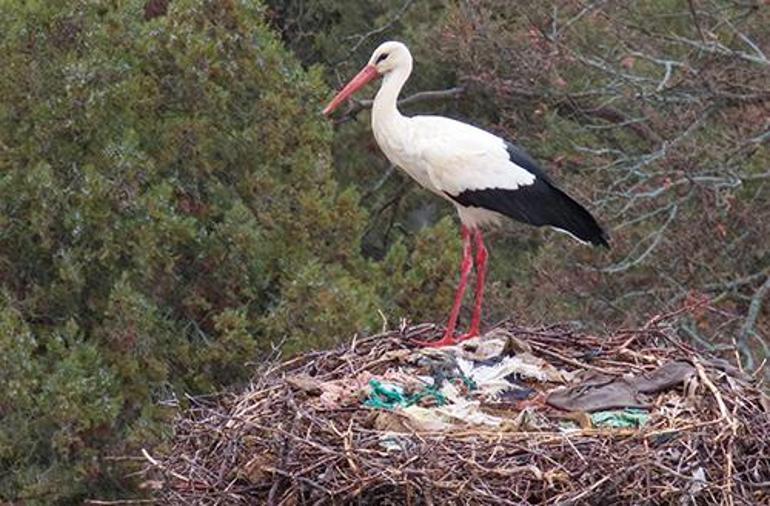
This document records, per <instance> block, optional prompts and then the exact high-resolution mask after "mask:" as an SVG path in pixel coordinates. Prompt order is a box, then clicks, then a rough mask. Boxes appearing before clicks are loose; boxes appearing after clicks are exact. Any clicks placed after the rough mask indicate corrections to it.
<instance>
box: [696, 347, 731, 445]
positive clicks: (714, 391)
mask: <svg viewBox="0 0 770 506" xmlns="http://www.w3.org/2000/svg"><path fill="white" fill-rule="evenodd" d="M692 363H693V365H694V366H695V369H696V370H697V371H698V377H700V379H701V381H703V384H705V385H706V386H707V387H708V389H709V390H711V394H712V395H713V396H714V399H716V401H717V406H719V413H720V414H721V415H722V419H724V420H725V421H727V423H728V425H729V426H730V429H731V430H732V433H733V435H735V434H736V432H737V430H738V423H737V422H736V421H735V420H734V419H733V417H732V416H731V415H730V412H729V411H728V410H727V406H726V405H725V401H724V400H723V399H722V394H720V393H719V389H718V388H717V387H716V385H714V383H713V382H712V381H711V379H709V377H708V374H706V370H705V369H704V368H703V365H702V364H701V363H700V361H699V360H698V359H697V358H693V360H692Z"/></svg>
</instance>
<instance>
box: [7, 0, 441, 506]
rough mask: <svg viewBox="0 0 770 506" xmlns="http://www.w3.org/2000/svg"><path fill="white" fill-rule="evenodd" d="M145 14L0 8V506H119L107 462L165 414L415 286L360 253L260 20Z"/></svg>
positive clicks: (315, 92) (314, 131) (360, 219)
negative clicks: (22, 505) (100, 500)
mask: <svg viewBox="0 0 770 506" xmlns="http://www.w3.org/2000/svg"><path fill="white" fill-rule="evenodd" d="M144 7H145V6H144V2H141V1H139V0H134V1H128V2H121V3H120V4H116V3H115V2H112V1H107V0H105V1H85V0H81V1H74V2H73V1H63V0H60V1H53V2H14V1H9V2H2V3H0V17H1V18H2V19H3V30H2V33H0V66H2V68H3V73H2V75H0V97H1V99H0V168H1V169H2V170H1V171H0V283H1V285H0V290H1V291H0V294H2V297H0V302H1V304H0V361H1V362H0V365H1V366H2V367H0V469H2V472H0V497H1V498H3V499H4V500H8V501H26V502H30V503H32V502H40V503H46V504H47V503H51V502H54V501H65V502H69V501H77V500H79V499H81V498H83V497H85V496H86V495H87V494H89V495H91V496H93V495H101V496H103V497H107V496H110V495H113V496H114V495H125V490H124V491H123V492H121V488H122V487H126V486H129V485H130V484H128V483H126V482H125V481H124V480H123V479H122V478H121V477H122V476H123V475H124V474H125V468H123V467H119V468H116V464H115V463H116V462H118V463H119V462H120V459H118V460H115V459H112V458H111V457H115V456H123V455H130V454H133V453H135V452H136V450H137V449H138V448H139V447H140V445H150V444H153V443H155V442H157V441H159V440H161V439H162V436H163V432H164V422H165V421H166V420H167V419H168V417H169V416H171V415H172V414H173V410H172V409H169V408H168V407H164V406H169V404H170V403H169V402H168V401H169V400H173V399H175V398H181V397H182V393H183V392H186V391H191V392H203V391H210V390H212V389H216V388H220V387H221V386H224V385H229V384H232V383H234V382H237V381H242V380H244V379H246V378H248V376H249V374H250V369H249V368H248V367H244V363H246V362H248V361H250V360H254V359H258V357H259V353H260V352H262V351H267V350H270V348H271V345H272V344H278V343H281V342H283V343H284V348H285V349H286V350H287V351H291V350H299V349H302V348H303V347H308V346H317V345H320V344H322V343H328V342H331V341H334V340H336V339H339V338H344V337H346V336H348V335H350V334H352V333H353V332H357V331H366V329H367V328H371V327H372V326H373V325H375V324H377V325H379V321H380V318H379V316H378V313H377V310H378V309H382V310H383V311H385V312H387V313H389V314H397V313H398V311H397V308H396V307H395V306H394V303H393V302H391V295H390V294H391V293H392V292H399V288H398V287H397V286H395V285H393V284H388V283H385V280H386V276H392V277H393V278H394V279H402V280H404V281H403V282H404V286H406V287H407V288H408V289H409V290H414V289H416V288H417V286H418V283H419V282H418V281H417V280H416V279H415V273H417V272H421V271H420V270H419V269H422V268H423V267H421V265H420V262H421V257H416V256H414V255H406V253H405V251H403V250H399V252H400V253H399V255H397V256H398V259H396V256H395V255H394V256H391V260H390V261H388V262H383V263H382V264H379V263H374V262H372V261H370V260H367V259H365V258H363V257H362V256H361V253H360V251H361V246H360V238H361V236H362V235H363V232H364V229H365V226H366V220H367V216H366V212H365V211H364V210H363V209H362V207H361V206H360V204H359V194H358V193H357V192H356V191H354V190H344V189H342V188H340V186H339V185H338V183H337V182H336V181H335V175H334V173H333V170H332V163H331V162H332V157H331V154H330V146H331V138H332V132H331V128H330V126H329V124H328V123H327V122H326V121H325V119H324V118H322V117H321V115H320V106H321V104H322V103H323V101H324V100H325V99H326V98H328V96H329V90H328V89H327V87H326V85H325V84H324V82H323V79H322V73H321V71H320V69H318V68H310V69H303V68H302V66H301V65H300V64H298V63H297V61H296V60H295V59H294V58H293V57H292V55H291V54H290V53H289V52H288V51H287V50H286V49H284V47H283V45H282V43H281V42H280V40H278V39H277V38H276V37H275V36H274V34H273V33H272V31H271V30H270V28H269V27H268V26H267V25H266V22H265V20H264V18H265V10H264V8H263V7H262V6H261V5H260V4H259V3H258V2H252V1H248V2H247V1H234V0H206V1H203V2H201V1H197V0H174V1H173V2H170V3H168V5H167V7H168V12H167V14H166V15H156V14H153V15H147V14H146V12H145V9H144ZM145 17H146V18H147V19H145ZM431 237H432V236H431V235H430V234H428V235H425V236H424V239H423V240H430V238H431ZM451 253H452V251H451V248H450V251H449V252H448V254H447V257H446V258H447V259H449V258H451V257H450V256H449V255H450V254H451ZM432 262H434V263H435V262H436V261H435V260H432ZM451 262H452V265H454V258H451ZM439 263H440V262H439ZM446 265H447V266H448V265H449V263H446ZM431 269H433V272H435V273H440V274H442V275H443V273H444V271H447V270H448V269H442V268H441V267H440V266H438V265H434V266H433V267H431ZM383 285H386V288H380V287H381V286H383ZM437 292H438V293H437V295H435V296H433V295H428V296H426V297H425V298H424V300H423V301H422V302H421V304H424V306H423V308H421V310H420V311H422V313H419V314H425V312H426V311H427V312H430V308H438V307H441V308H443V307H444V305H445V304H446V303H447V297H448V296H447V295H446V294H445V290H444V289H440V288H437ZM385 295H387V298H385V297H384V296H385ZM397 300H399V301H400V302H402V303H404V304H405V306H406V307H407V309H406V310H403V311H402V312H401V314H408V313H409V312H411V308H409V307H408V306H409V301H408V300H406V299H405V298H404V297H402V298H400V299H397ZM384 301H385V302H384ZM415 313H416V314H417V313H418V312H417V311H416V310H415ZM162 400H163V401H167V402H163V403H161V402H159V401H162ZM171 404H173V402H172V403H171Z"/></svg>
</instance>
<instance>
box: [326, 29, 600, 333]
mask: <svg viewBox="0 0 770 506" xmlns="http://www.w3.org/2000/svg"><path fill="white" fill-rule="evenodd" d="M411 72H412V55H411V54H410V53H409V49H408V48H407V47H406V46H405V45H404V44H402V43H400V42H392V41H391V42H385V43H383V44H381V45H380V46H379V47H378V48H377V49H376V50H375V51H374V53H373V54H372V57H371V59H370V60H369V63H368V64H367V65H366V66H365V67H364V68H363V69H362V70H361V71H360V72H359V73H358V74H357V75H356V76H355V77H354V78H353V79H352V80H351V81H350V82H349V83H348V84H347V85H346V86H345V87H344V88H343V89H342V91H340V92H339V93H338V94H337V96H335V97H334V99H332V101H331V102H330V103H329V105H327V106H326V108H325V109H324V111H323V113H324V114H325V115H329V114H330V113H331V112H332V111H334V110H335V109H336V108H337V107H339V105H340V104H342V103H343V102H344V101H345V100H346V99H347V98H348V97H350V96H351V95H352V94H353V93H355V92H356V91H358V90H359V89H361V88H362V87H364V86H365V85H366V84H367V83H368V82H370V81H372V80H373V79H375V78H379V77H382V78H383V80H382V85H381V86H380V90H379V91H378V92H377V96H376V97H375V99H374V103H373V104H372V130H373V131H374V137H375V138H376V139H377V144H379V146H380V149H382V151H383V152H384V153H385V156H387V157H388V159H389V160H390V161H391V162H392V163H393V164H394V165H397V166H398V167H400V168H401V169H403V170H404V171H406V173H407V174H409V175H410V176H412V178H414V179H415V180H416V181H417V182H418V183H420V184H421V185H422V186H423V187H425V188H427V189H428V190H430V191H432V192H433V193H435V194H436V195H438V196H440V197H441V198H443V199H445V200H448V201H449V202H451V203H452V204H454V206H455V207H456V208H457V212H458V213H459V215H460V222H461V224H462V225H461V231H462V241H463V258H462V263H461V265H460V283H459V285H458V287H457V292H456V294H455V300H454V305H453V306H452V311H451V312H450V316H449V322H448V324H447V327H446V332H445V334H444V337H443V338H442V339H441V340H439V341H437V342H433V343H430V345H431V346H444V345H452V344H455V343H457V342H459V341H462V340H464V339H468V338H471V337H475V336H477V335H478V334H479V324H480V320H481V302H482V300H483V297H484V279H485V276H486V265H487V249H486V247H485V246H484V239H483V236H482V233H481V227H482V226H484V225H493V224H496V223H497V222H499V221H500V219H501V218H502V217H503V216H507V217H510V218H513V219H515V220H518V221H521V222H524V223H528V224H530V225H536V226H544V225H545V226H550V227H552V228H554V229H556V230H558V231H560V232H565V233H567V234H569V235H570V236H572V237H573V238H574V239H577V240H578V241H580V242H582V243H584V244H587V243H591V244H594V245H597V246H604V247H607V248H609V244H608V243H607V234H606V233H605V232H604V230H602V228H601V227H600V226H599V224H598V223H597V222H596V220H595V219H594V218H593V216H591V214H590V213H589V212H588V211H587V210H586V209H585V208H584V207H583V206H581V205H580V204H578V203H577V202H575V200H573V199H572V198H571V197H569V196H568V195H567V194H566V193H564V192H563V191H562V190H560V189H559V188H558V187H557V186H556V185H555V184H554V183H553V181H551V179H550V178H549V177H548V176H547V175H546V174H545V173H544V172H543V171H542V170H541V169H540V168H539V167H538V165H537V163H536V162H535V161H534V160H532V158H531V157H530V156H529V155H528V154H527V153H526V152H525V151H524V150H523V149H521V148H520V147H518V146H516V145H515V144H513V143H510V142H508V141H506V140H504V139H502V138H500V137H498V136H496V135H493V134H491V133H489V132H486V131H484V130H481V129H479V128H476V127H474V126H471V125H467V124H465V123H461V122H459V121H456V120H453V119H449V118H443V117H441V116H414V117H407V116H403V115H402V114H401V113H400V112H399V110H398V108H397V106H396V101H397V99H398V95H399V93H400V92H401V88H402V87H403V86H404V83H405V82H406V80H407V79H408V78H409V75H410V74H411ZM472 245H474V246H475V248H476V256H475V263H476V290H475V292H476V293H475V299H476V300H475V304H474V308H473V316H472V318H471V326H470V329H469V331H468V332H467V333H466V334H464V335H461V336H458V337H455V327H456V325H457V316H458V313H459V312H460V305H461V303H462V299H463V295H464V293H465V288H466V285H467V282H468V275H469V274H470V271H471V267H472V264H473V259H472V251H471V247H472ZM424 344H428V343H424Z"/></svg>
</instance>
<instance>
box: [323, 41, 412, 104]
mask: <svg viewBox="0 0 770 506" xmlns="http://www.w3.org/2000/svg"><path fill="white" fill-rule="evenodd" d="M397 70H401V71H405V72H406V73H407V74H409V72H411V71H412V54H411V53H410V52H409V49H408V48H407V47H406V45H404V44H402V43H401V42H396V41H392V40H391V41H388V42H383V43H382V44H380V45H379V47H377V49H375V50H374V53H372V57H371V58H369V63H367V64H366V66H365V67H364V68H363V69H361V71H360V72H359V73H358V74H356V76H355V77H354V78H353V79H351V80H350V82H348V84H346V85H345V87H344V88H342V90H341V91H340V92H339V93H337V95H336V96H335V97H334V98H333V99H332V101H331V102H329V105H327V106H326V108H325V109H324V110H323V113H324V114H326V115H329V114H331V112H332V111H334V110H335V109H336V108H337V107H339V106H340V104H342V103H343V102H344V101H345V100H347V99H348V98H350V96H351V95H352V94H353V93H355V92H357V91H358V90H360V89H361V88H363V87H364V86H366V85H367V84H368V83H369V82H370V81H372V80H374V79H376V78H378V77H383V76H387V75H388V74H390V73H391V72H394V71H397Z"/></svg>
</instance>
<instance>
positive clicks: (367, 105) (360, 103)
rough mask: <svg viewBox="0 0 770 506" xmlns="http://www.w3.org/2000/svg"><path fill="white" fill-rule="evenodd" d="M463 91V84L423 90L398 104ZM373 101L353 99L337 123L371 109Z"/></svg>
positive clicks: (458, 93) (408, 103)
mask: <svg viewBox="0 0 770 506" xmlns="http://www.w3.org/2000/svg"><path fill="white" fill-rule="evenodd" d="M463 93H465V88H464V87H462V86H455V87H454V88H449V89H446V90H435V91H421V92H419V93H415V94H414V95H409V96H408V97H406V98H402V99H401V100H399V101H398V105H399V106H405V105H410V104H416V103H418V102H424V101H428V100H440V99H445V98H456V97H459V96H460V95H462V94H463ZM373 102H374V101H373V100H370V99H366V100H353V101H352V102H351V106H350V107H349V108H348V110H347V111H345V114H343V115H342V116H341V117H340V118H339V119H338V120H337V121H335V124H340V123H345V122H347V121H350V120H352V119H355V117H356V116H357V115H358V113H359V112H361V111H363V110H364V109H371V107H372V103H373Z"/></svg>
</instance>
